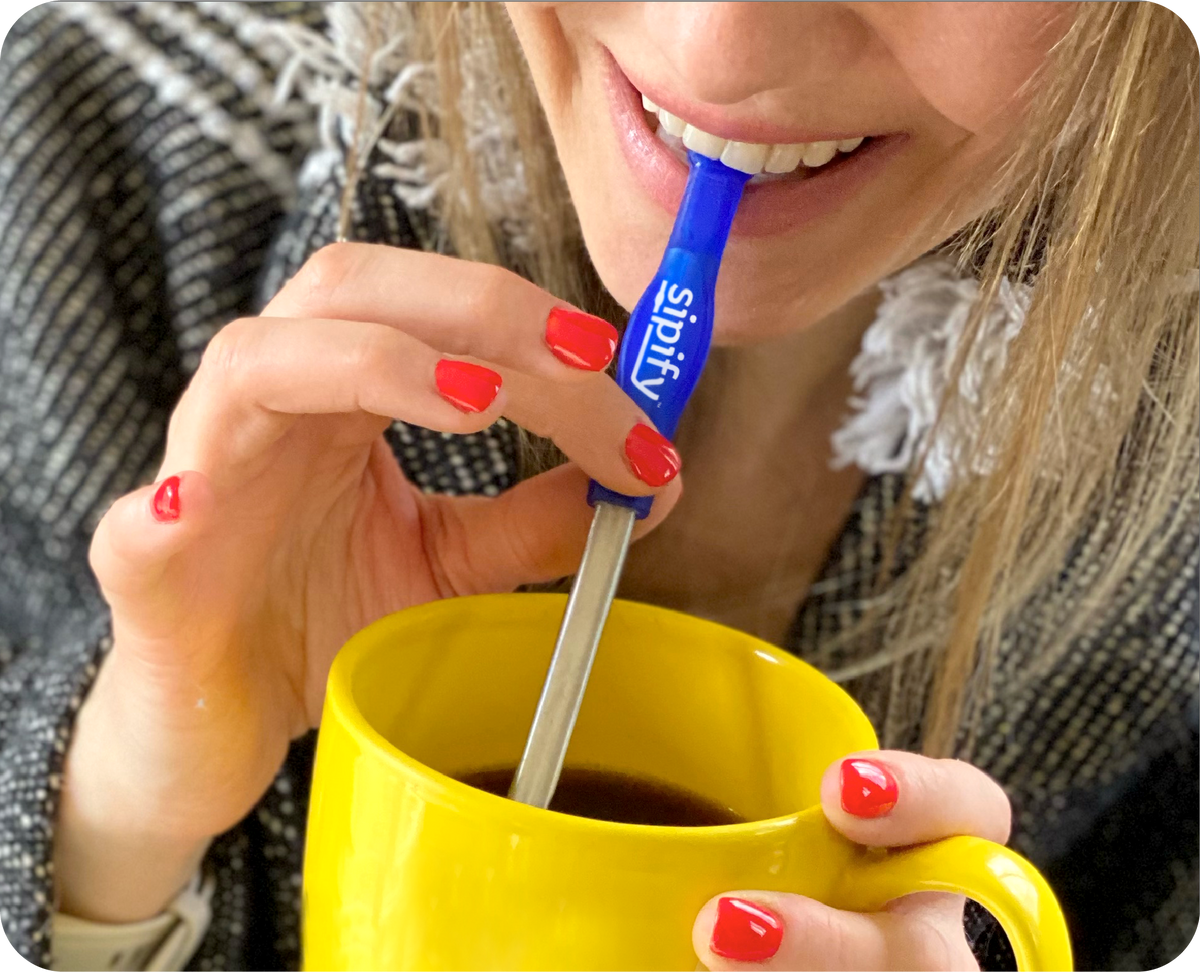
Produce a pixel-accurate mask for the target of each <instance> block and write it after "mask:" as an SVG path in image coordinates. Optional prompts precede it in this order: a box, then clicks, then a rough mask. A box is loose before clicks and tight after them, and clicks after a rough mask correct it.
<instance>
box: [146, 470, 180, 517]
mask: <svg viewBox="0 0 1200 972" xmlns="http://www.w3.org/2000/svg"><path fill="white" fill-rule="evenodd" d="M150 512H151V514H153V516H154V519H156V520H158V522H159V523H174V522H175V521H176V520H178V519H179V477H178V476H169V477H168V478H166V479H164V480H163V481H162V485H161V486H159V487H158V489H157V490H155V492H154V499H153V500H152V501H151V502H150Z"/></svg>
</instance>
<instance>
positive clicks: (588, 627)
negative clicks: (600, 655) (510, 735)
mask: <svg viewBox="0 0 1200 972" xmlns="http://www.w3.org/2000/svg"><path fill="white" fill-rule="evenodd" d="M688 163H689V167H690V170H691V172H690V175H689V176H688V183H687V188H686V189H685V190H684V194H683V202H682V203H681V204H680V207H679V213H678V215H677V216H676V217H675V228H674V229H673V230H672V232H671V239H670V241H669V242H668V243H667V251H666V253H665V254H663V259H662V263H661V264H660V265H659V268H658V272H657V273H656V274H655V276H654V280H653V281H651V283H650V286H649V288H648V289H647V290H646V292H645V294H643V295H642V299H641V300H639V301H638V304H637V307H635V308H634V309H633V313H632V314H631V315H630V317H629V324H628V325H627V326H626V328H625V335H624V338H623V339H622V342H621V358H620V361H619V362H618V363H617V376H616V377H617V382H618V384H619V385H620V386H621V388H622V390H623V391H624V392H625V393H626V394H627V395H629V397H630V398H632V399H633V400H634V401H635V402H637V404H638V405H639V406H640V407H641V408H642V410H643V411H644V412H645V413H646V415H648V416H649V417H650V420H651V421H652V422H654V424H655V425H656V426H657V428H658V431H659V432H660V433H662V434H663V435H664V436H667V437H668V438H669V437H671V436H673V435H674V434H675V429H676V428H677V427H678V425H679V419H680V417H681V416H682V414H683V409H684V406H685V405H686V404H687V400H688V398H690V397H691V394H692V390H693V389H694V388H695V387H696V382H697V381H698V380H699V379H700V372H701V371H702V370H703V368H704V362H705V360H706V359H707V358H708V347H709V344H710V343H711V341H712V323H713V294H714V292H715V290H716V286H717V272H718V270H719V269H720V266H721V256H722V254H723V253H724V251H725V242H726V240H728V238H729V230H730V227H731V226H732V224H733V217H734V213H735V212H736V211H737V206H738V202H739V201H740V200H741V198H742V190H743V189H744V188H745V185H746V180H748V179H749V178H750V176H749V175H747V174H746V173H744V172H738V171H736V170H734V169H731V168H728V167H727V166H725V165H722V164H721V162H719V161H717V160H716V159H709V158H705V157H704V156H701V155H697V154H696V153H695V152H690V153H688ZM588 501H589V502H590V503H591V504H592V506H594V507H595V510H596V514H595V518H594V519H593V520H592V528H591V531H590V532H589V534H588V541H587V547H586V549H585V550H584V554H583V561H582V562H581V563H580V565H579V573H578V574H577V575H576V576H575V583H574V585H573V586H572V588H571V595H570V597H569V598H568V599H567V609H566V613H565V614H564V615H563V621H562V627H561V629H560V630H559V633H558V643H557V644H556V645H555V647H554V656H553V658H552V659H551V661H550V670H549V672H548V673H547V675H546V682H545V685H544V686H543V687H542V695H541V698H540V699H539V700H538V706H537V712H536V714H535V715H534V717H533V727H532V729H531V730H530V733H529V738H528V740H527V742H526V744H525V754H524V756H523V757H522V758H521V765H520V766H519V767H518V769H517V775H516V777H515V779H514V780H513V785H512V789H511V790H510V791H509V795H510V796H511V797H512V798H513V799H514V800H519V801H521V802H522V803H529V804H532V805H534V806H536V807H547V806H549V805H550V800H551V798H552V797H553V796H554V789H555V787H556V786H558V778H559V776H560V775H561V774H562V767H563V760H564V759H565V758H566V755H567V746H568V744H569V743H570V741H571V733H572V731H573V730H574V729H575V720H576V718H577V717H578V716H579V707H580V705H581V704H582V702H583V693H584V689H586V688H587V681H588V676H589V675H590V674H591V671H592V662H593V661H594V660H595V657H596V646H597V645H598V644H599V641H600V633H601V632H602V631H603V630H604V623H605V621H606V620H607V619H608V612H609V609H610V608H611V607H612V602H613V597H614V596H615V595H616V592H617V583H618V582H619V581H620V579H621V569H622V568H623V567H624V566H625V553H626V551H628V549H629V540H630V537H631V536H632V535H633V524H634V522H635V521H636V520H638V519H643V518H645V517H646V516H648V515H649V513H650V506H651V504H652V502H653V499H652V498H651V497H648V496H625V495H623V494H621V493H616V492H614V491H612V490H610V489H606V488H605V487H603V486H601V485H600V484H599V483H596V482H594V481H593V482H592V483H591V485H590V487H589V490H588Z"/></svg>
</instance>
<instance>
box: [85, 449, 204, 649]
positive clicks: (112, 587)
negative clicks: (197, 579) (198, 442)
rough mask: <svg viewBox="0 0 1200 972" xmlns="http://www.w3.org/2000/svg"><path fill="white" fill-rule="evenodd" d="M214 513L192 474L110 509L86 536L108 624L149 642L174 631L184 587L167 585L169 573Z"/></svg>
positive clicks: (199, 476)
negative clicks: (122, 625)
mask: <svg viewBox="0 0 1200 972" xmlns="http://www.w3.org/2000/svg"><path fill="white" fill-rule="evenodd" d="M215 510H216V500H215V496H214V493H213V488H212V484H211V483H210V482H209V480H208V478H207V477H206V476H205V475H204V474H203V473H198V472H183V473H179V474H178V475H174V476H169V477H167V478H166V479H163V480H162V481H161V482H158V483H155V484H154V485H151V486H145V487H143V488H141V489H138V490H135V491H134V492H132V493H129V494H128V495H126V496H123V497H121V498H120V499H118V500H117V501H116V502H115V503H113V505H112V506H111V507H110V508H109V510H108V512H107V513H105V514H104V517H103V518H102V519H101V520H100V523H99V524H98V525H97V527H96V532H95V533H94V534H93V536H92V543H91V549H90V551H89V560H90V563H91V566H92V570H93V571H94V572H95V574H96V578H97V580H99V581H100V587H101V590H102V591H103V592H104V596H105V598H106V599H107V600H108V602H109V604H110V605H111V606H112V608H113V616H114V622H115V621H117V620H121V621H123V622H126V623H128V622H132V623H133V624H134V625H135V626H136V627H137V628H138V629H140V630H141V631H142V633H144V634H146V635H147V636H149V637H155V636H159V635H162V634H165V633H166V632H168V631H171V630H174V629H175V628H176V627H177V626H178V624H179V622H180V617H179V615H180V610H179V609H180V606H181V605H180V593H181V591H180V588H181V587H182V588H183V589H184V590H185V591H186V589H187V588H188V586H189V585H187V584H183V585H180V584H179V583H172V570H171V569H172V567H173V566H174V565H178V564H180V563H182V562H186V561H187V560H188V559H189V558H188V556H187V555H188V554H190V553H191V552H194V551H195V550H196V549H197V548H199V547H202V545H203V542H204V539H205V538H206V537H207V535H208V534H209V533H210V531H211V528H212V521H213V519H214V514H215ZM174 579H175V580H176V581H177V580H179V578H174Z"/></svg>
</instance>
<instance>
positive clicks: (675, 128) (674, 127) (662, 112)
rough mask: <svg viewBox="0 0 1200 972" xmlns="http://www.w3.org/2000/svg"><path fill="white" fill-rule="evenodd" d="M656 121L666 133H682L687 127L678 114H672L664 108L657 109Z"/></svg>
mask: <svg viewBox="0 0 1200 972" xmlns="http://www.w3.org/2000/svg"><path fill="white" fill-rule="evenodd" d="M658 123H659V124H660V125H662V128H663V131H664V132H666V133H667V134H668V135H682V134H683V130H684V129H685V128H687V127H688V124H687V122H685V121H684V120H683V119H682V118H680V117H679V116H678V115H672V114H671V113H670V112H669V111H667V109H666V108H659V109H658Z"/></svg>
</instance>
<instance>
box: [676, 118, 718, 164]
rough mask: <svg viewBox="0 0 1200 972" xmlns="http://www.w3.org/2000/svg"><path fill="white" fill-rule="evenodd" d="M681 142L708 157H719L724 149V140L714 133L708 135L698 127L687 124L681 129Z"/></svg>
mask: <svg viewBox="0 0 1200 972" xmlns="http://www.w3.org/2000/svg"><path fill="white" fill-rule="evenodd" d="M683 144H684V145H686V146H687V147H688V148H690V149H691V150H692V151H693V152H699V153H700V154H701V155H707V156H708V157H709V158H710V159H719V158H720V157H721V153H722V152H723V151H724V150H725V144H726V140H725V139H723V138H718V137H717V136H716V135H709V134H708V132H702V131H700V129H698V128H694V127H693V126H691V125H688V127H687V128H685V129H684V130H683Z"/></svg>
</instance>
